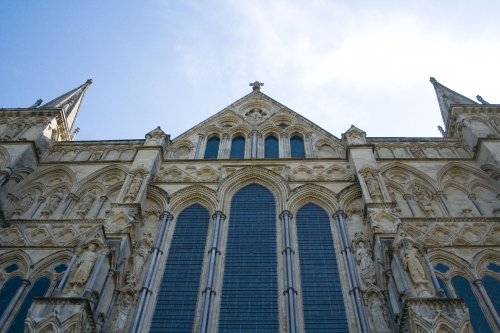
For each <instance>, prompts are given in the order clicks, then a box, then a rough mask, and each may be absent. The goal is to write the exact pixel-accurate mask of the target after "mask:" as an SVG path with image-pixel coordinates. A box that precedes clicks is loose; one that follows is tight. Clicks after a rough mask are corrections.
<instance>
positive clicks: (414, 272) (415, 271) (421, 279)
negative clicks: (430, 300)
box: [401, 241, 431, 297]
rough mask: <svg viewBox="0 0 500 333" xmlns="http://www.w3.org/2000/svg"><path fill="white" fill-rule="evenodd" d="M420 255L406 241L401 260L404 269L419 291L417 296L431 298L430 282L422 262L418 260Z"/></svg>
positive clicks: (402, 248)
mask: <svg viewBox="0 0 500 333" xmlns="http://www.w3.org/2000/svg"><path fill="white" fill-rule="evenodd" d="M418 257H419V253H418V252H417V249H416V248H415V246H413V244H411V243H410V242H408V241H406V242H404V243H403V246H402V247H401V260H402V262H403V268H404V269H405V270H406V271H408V273H409V275H410V278H411V281H412V282H413V284H414V285H415V290H416V291H417V296H419V297H430V296H431V294H430V293H429V288H428V285H429V280H427V278H426V275H425V270H424V267H423V266H422V264H421V263H420V260H419V259H418Z"/></svg>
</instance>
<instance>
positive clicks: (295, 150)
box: [290, 135, 306, 158]
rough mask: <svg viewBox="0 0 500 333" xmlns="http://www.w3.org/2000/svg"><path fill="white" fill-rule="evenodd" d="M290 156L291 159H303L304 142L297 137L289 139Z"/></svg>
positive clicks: (304, 153)
mask: <svg viewBox="0 0 500 333" xmlns="http://www.w3.org/2000/svg"><path fill="white" fill-rule="evenodd" d="M290 155H291V157H292V158H305V157H306V151H305V148H304V140H303V139H302V137H301V136H299V135H294V136H292V137H291V138H290Z"/></svg>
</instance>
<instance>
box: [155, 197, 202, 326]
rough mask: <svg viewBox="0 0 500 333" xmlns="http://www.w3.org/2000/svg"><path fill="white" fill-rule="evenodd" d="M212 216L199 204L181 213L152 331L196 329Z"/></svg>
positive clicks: (162, 281)
mask: <svg viewBox="0 0 500 333" xmlns="http://www.w3.org/2000/svg"><path fill="white" fill-rule="evenodd" d="M209 218H210V214H209V213H208V211H207V210H206V209H205V208H204V207H203V206H201V205H199V204H194V205H192V206H189V207H188V208H186V209H184V210H183V211H182V212H181V213H180V214H179V217H178V218H177V223H176V226H175V231H174V235H173V238H172V242H171V245H170V250H169V252H168V259H167V263H166V265H165V272H164V273H163V278H162V280H161V285H160V291H159V292H158V299H157V301H156V308H155V311H154V314H153V320H152V322H151V328H150V332H172V333H182V332H191V331H192V330H193V322H194V318H195V312H196V300H197V298H198V294H199V292H198V287H199V285H200V275H201V269H202V265H203V257H204V252H205V242H206V238H207V230H208V223H209Z"/></svg>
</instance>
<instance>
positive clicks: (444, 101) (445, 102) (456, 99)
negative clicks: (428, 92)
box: [430, 77, 478, 126]
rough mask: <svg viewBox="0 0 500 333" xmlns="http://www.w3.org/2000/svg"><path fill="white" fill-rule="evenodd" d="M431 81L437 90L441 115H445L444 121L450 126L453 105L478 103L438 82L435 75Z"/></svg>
mask: <svg viewBox="0 0 500 333" xmlns="http://www.w3.org/2000/svg"><path fill="white" fill-rule="evenodd" d="M430 81H431V83H432V85H433V86H434V90H435V91H436V96H437V99H438V103H439V108H440V109H441V116H442V117H443V122H444V125H445V126H448V118H449V115H450V112H451V106H452V105H456V104H460V105H464V104H465V105H474V104H478V103H476V102H474V101H473V100H471V99H469V98H467V97H465V96H463V95H461V94H459V93H457V92H456V91H453V90H451V89H450V88H448V87H445V86H443V85H442V84H441V83H439V82H437V80H436V79H435V78H433V77H431V79H430Z"/></svg>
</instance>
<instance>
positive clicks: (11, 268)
mask: <svg viewBox="0 0 500 333" xmlns="http://www.w3.org/2000/svg"><path fill="white" fill-rule="evenodd" d="M18 269H19V266H18V265H17V264H12V265H9V266H7V267H5V269H4V270H5V272H6V273H12V272H15V271H17V270H18Z"/></svg>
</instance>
